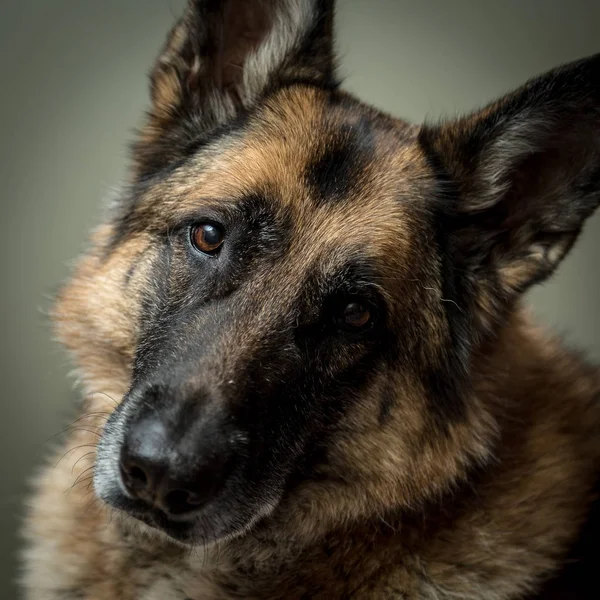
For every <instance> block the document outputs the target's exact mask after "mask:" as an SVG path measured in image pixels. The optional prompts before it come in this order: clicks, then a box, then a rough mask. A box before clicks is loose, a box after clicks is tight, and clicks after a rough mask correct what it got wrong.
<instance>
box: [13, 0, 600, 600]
mask: <svg viewBox="0 0 600 600" xmlns="http://www.w3.org/2000/svg"><path fill="white" fill-rule="evenodd" d="M333 9H334V7H333V2H332V0H325V1H323V0H224V1H221V2H218V1H215V0H194V1H190V2H189V4H188V6H187V9H186V11H185V13H184V15H183V17H182V18H181V20H180V21H179V22H178V23H176V25H175V26H174V28H173V30H172V31H171V33H170V35H169V36H168V39H167V42H166V44H165V46H164V48H163V49H162V51H161V53H160V56H159V57H158V60H157V62H156V64H155V65H154V67H153V70H152V73H151V107H150V110H149V113H148V115H147V118H146V120H145V122H144V124H143V125H142V127H141V130H140V132H139V136H138V138H137V141H136V142H135V144H134V146H133V150H132V155H133V156H132V158H133V160H132V169H131V176H130V179H129V181H128V182H127V185H126V187H125V189H123V191H122V192H121V193H120V196H119V198H118V200H117V201H115V202H114V204H113V206H112V209H111V211H110V214H109V216H108V218H107V220H106V223H105V224H104V225H102V226H101V227H100V228H99V229H97V230H96V231H95V233H94V235H93V238H92V243H91V249H90V250H89V252H87V254H86V255H85V256H84V257H83V258H82V259H81V260H80V262H79V263H78V266H77V267H76V269H75V273H74V275H73V277H72V279H71V280H70V282H69V283H68V284H67V285H66V286H65V287H64V289H63V290H62V292H61V293H60V294H59V297H58V299H57V303H56V305H55V308H54V311H53V316H54V320H55V323H56V327H57V331H58V335H59V337H60V339H61V341H62V342H63V343H64V344H65V345H66V346H67V347H68V348H69V350H70V351H71V352H72V353H73V355H74V358H75V360H76V363H77V366H78V369H79V373H80V378H81V381H82V383H83V385H84V388H85V397H86V399H85V404H84V407H83V408H82V411H81V414H80V417H79V419H78V420H77V422H76V423H75V424H74V426H73V430H72V432H71V433H70V435H69V438H68V443H67V444H66V446H65V447H63V448H61V450H60V452H59V453H58V454H57V456H56V457H55V460H53V461H52V463H51V465H50V466H49V467H48V468H47V469H46V470H45V472H44V473H43V474H42V476H41V477H40V478H39V480H38V482H37V487H36V493H35V495H34V496H33V498H32V500H31V503H30V513H29V517H28V519H27V524H26V528H25V535H26V537H27V549H26V551H25V567H24V575H23V581H24V583H23V585H24V588H25V589H26V593H27V597H28V598H31V599H35V600H76V599H77V600H114V599H123V600H205V599H215V600H231V599H235V598H237V599H240V598H246V599H267V600H276V599H280V600H284V599H286V600H289V599H299V598H303V599H310V598H321V599H335V598H359V599H386V598H405V599H411V600H412V599H427V600H442V599H443V600H450V599H454V600H455V599H457V598H460V599H484V600H506V599H512V598H562V599H566V598H569V599H571V598H592V597H593V598H598V597H599V596H598V594H599V592H598V591H597V589H598V586H597V584H596V590H594V589H592V588H591V587H590V586H592V584H593V582H594V581H597V573H596V572H594V567H595V566H596V568H597V567H598V566H600V565H599V563H598V556H599V552H598V549H597V548H594V546H595V545H596V542H597V541H600V529H599V528H598V521H597V519H598V517H596V516H595V514H596V513H595V512H594V505H595V503H596V500H597V498H598V495H599V491H600V490H599V488H598V485H597V482H598V475H599V473H600V372H599V370H598V369H596V368H595V367H592V366H590V365H589V364H587V363H586V362H585V361H584V360H583V359H582V358H581V357H580V356H579V355H577V354H575V353H572V352H570V351H569V350H567V349H565V348H564V347H563V346H562V345H561V344H560V343H559V342H557V341H554V340H553V339H551V338H549V337H546V336H545V334H544V333H542V332H541V331H540V330H539V329H537V328H536V327H534V326H533V325H532V324H530V321H529V318H528V316H527V314H526V311H525V309H524V308H523V307H522V305H521V296H522V294H523V293H524V292H525V291H526V290H527V289H528V288H529V287H530V286H531V285H533V284H535V283H537V282H540V281H542V280H543V279H545V278H546V277H548V276H549V275H550V274H551V273H552V272H553V271H554V269H555V267H556V266H557V265H558V264H559V263H560V261H561V259H563V258H564V256H565V254H566V253H567V252H568V250H569V249H570V248H571V246H572V245H573V243H574V241H575V240H576V238H577V236H578V234H579V232H580V231H581V228H582V225H583V223H584V221H585V219H586V218H587V217H589V216H590V215H591V214H592V212H593V211H594V209H595V208H596V207H597V206H598V204H599V203H600V55H597V56H595V57H592V58H589V59H585V60H580V61H579V62H575V63H572V64H569V65H566V66H563V67H561V68H558V69H556V70H554V71H552V72H550V73H548V74H546V75H543V76H541V77H539V78H537V79H534V80H531V81H530V82H528V83H526V84H525V85H524V86H523V87H521V88H520V89H518V90H517V91H515V92H514V93H511V94H509V95H508V96H506V97H504V98H502V99H501V100H499V101H497V102H495V103H493V104H491V105H489V106H487V107H486V108H484V109H483V110H481V111H479V112H476V113H475V114H473V115H471V116H468V117H466V118H460V119H458V120H455V121H449V122H443V123H439V124H428V125H423V126H415V125H412V124H408V123H406V122H405V121H402V120H397V119H395V118H392V117H390V116H388V115H386V114H383V113H381V112H379V111H377V110H374V109H373V108H369V107H368V106H365V105H364V104H362V103H361V102H360V101H358V100H356V99H355V98H353V97H352V96H350V95H349V94H347V93H345V92H344V91H342V90H341V89H340V88H339V82H338V80H337V79H336V75H335V69H334V56H333V51H332V30H333ZM65 453H66V454H65ZM60 457H62V460H60V461H59V462H58V465H57V466H55V463H56V462H57V461H58V459H59V458H60ZM67 490H68V492H67ZM594 532H595V533H594ZM594 561H596V564H594Z"/></svg>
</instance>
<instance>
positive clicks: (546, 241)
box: [420, 54, 600, 316]
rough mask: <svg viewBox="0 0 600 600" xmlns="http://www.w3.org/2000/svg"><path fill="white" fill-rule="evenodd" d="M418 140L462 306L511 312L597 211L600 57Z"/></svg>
mask: <svg viewBox="0 0 600 600" xmlns="http://www.w3.org/2000/svg"><path fill="white" fill-rule="evenodd" d="M420 142H421V145H422V147H423V148H424V150H425V154H426V156H427V157H428V159H429V161H430V163H431V165H432V166H433V168H434V169H435V171H436V173H437V175H438V178H439V181H440V183H441V185H440V193H439V194H438V196H439V197H438V198H437V201H436V205H437V209H438V211H437V224H438V229H439V235H440V240H442V242H441V243H443V244H444V245H445V248H444V249H443V250H442V253H446V254H448V255H449V259H450V260H451V261H452V265H453V267H454V269H453V271H454V272H456V273H462V274H463V279H462V283H461V295H463V297H462V298H456V301H457V302H459V303H460V302H461V301H463V302H464V301H465V297H464V295H466V296H467V297H476V298H477V300H478V302H479V303H480V305H483V306H487V307H491V306H494V305H495V306H505V307H506V306H507V302H510V300H512V299H515V298H516V297H517V295H518V294H521V293H522V292H524V291H525V290H526V289H527V288H529V287H530V286H531V285H532V284H534V283H536V282H539V281H542V280H543V279H545V278H546V277H548V276H549V275H550V274H551V273H552V272H553V271H554V269H555V268H556V266H557V265H558V264H559V262H560V261H561V260H562V259H563V258H564V257H565V255H566V254H567V252H568V250H569V249H570V248H571V246H572V244H573V242H574V241H575V239H576V237H577V235H578V234H579V232H580V230H581V228H582V225H583V223H584V221H585V219H586V218H587V217H589V216H590V215H591V214H592V213H593V211H594V210H595V209H596V207H597V206H598V204H599V203H600V54H599V55H596V56H594V57H591V58H589V59H584V60H581V61H579V62H575V63H571V64H569V65H566V66H564V67H561V68H558V69H556V70H554V71H551V72H549V73H547V74H545V75H542V76H541V77H539V78H536V79H533V80H531V81H530V82H528V83H527V84H525V85H524V86H523V87H522V88H520V89H518V90H517V91H516V92H514V93H512V94H509V95H508V96H506V97H504V98H502V99H501V100H500V101H498V102H496V103H493V104H491V105H490V106H488V107H487V108H485V109H483V110H482V111H480V112H477V113H475V114H474V115H472V116H470V117H467V118H463V119H460V120H457V121H455V122H449V123H446V124H442V125H440V126H436V127H431V126H424V127H423V128H422V130H421V133H420ZM492 312H493V311H492ZM488 316H490V315H488Z"/></svg>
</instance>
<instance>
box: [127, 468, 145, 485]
mask: <svg viewBox="0 0 600 600" xmlns="http://www.w3.org/2000/svg"><path fill="white" fill-rule="evenodd" d="M128 475H129V479H130V480H131V481H132V483H135V484H136V485H138V486H140V487H142V486H146V485H148V477H147V476H146V473H144V471H142V469H140V468H139V467H131V469H129V472H128Z"/></svg>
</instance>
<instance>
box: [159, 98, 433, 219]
mask: <svg viewBox="0 0 600 600" xmlns="http://www.w3.org/2000/svg"><path fill="white" fill-rule="evenodd" d="M417 133H418V128H416V127H414V126H411V125H409V124H408V123H405V122H402V121H399V120H396V119H393V118H391V117H388V116H387V115H384V114H382V113H379V112H378V111H376V110H373V109H371V108H369V107H367V106H365V105H363V104H361V103H359V102H358V101H356V100H354V99H353V98H352V97H351V96H349V95H347V94H344V93H342V92H335V93H332V92H328V91H324V90H320V89H317V88H311V87H304V86H298V87H291V88H284V89H283V90H280V91H279V92H277V93H274V94H272V95H271V96H269V97H268V98H267V99H266V100H265V102H264V104H263V105H262V106H261V108H260V109H258V110H256V111H254V112H253V113H251V115H250V116H249V117H248V118H247V119H246V120H245V121H244V122H242V123H241V124H240V125H238V126H236V127H235V128H232V129H231V130H230V131H228V132H227V133H226V134H225V135H222V136H219V137H218V138H217V139H215V140H213V141H212V142H211V143H209V144H207V145H205V146H204V147H202V148H201V149H200V150H199V151H198V152H197V153H196V154H195V155H194V156H192V157H191V158H190V160H188V161H186V163H185V164H183V165H182V166H181V167H180V168H178V169H177V170H176V171H175V172H174V173H173V174H172V175H171V176H170V177H169V179H168V180H167V181H166V188H167V189H166V191H167V193H162V190H161V189H160V188H161V187H165V186H159V189H157V192H158V196H159V197H160V198H161V202H168V200H169V199H170V198H172V199H174V201H175V206H174V207H173V208H174V209H175V211H176V212H177V213H186V212H188V211H190V210H191V211H193V210H195V209H196V208H197V207H198V205H199V204H202V201H203V199H214V200H218V201H224V202H226V201H236V199H239V198H241V197H244V196H249V195H260V196H264V197H268V198H269V199H270V200H271V201H272V202H275V203H277V204H279V206H281V207H282V208H285V209H286V210H288V211H291V212H292V213H295V214H296V221H297V220H298V218H300V217H304V218H306V217H308V216H309V215H315V217H316V218H319V217H320V216H322V215H321V213H322V212H327V213H328V215H329V217H331V215H333V214H336V213H339V214H341V215H343V216H345V217H346V218H349V219H350V220H352V219H353V218H356V219H359V218H361V217H363V218H367V217H368V218H367V221H375V220H376V219H377V218H378V217H381V218H385V217H386V216H387V215H388V213H389V216H390V217H393V216H394V215H395V214H397V213H398V212H400V213H402V212H403V210H405V209H406V202H405V201H408V202H409V203H410V202H414V201H416V200H418V198H419V197H420V196H422V195H423V185H422V184H423V181H424V175H428V174H429V173H428V166H427V162H426V161H425V160H424V158H423V153H422V151H421V149H420V148H419V146H418V144H417V142H416V137H417ZM403 201H404V202H403ZM163 208H166V207H165V206H163Z"/></svg>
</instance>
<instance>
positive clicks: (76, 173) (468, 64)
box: [0, 0, 600, 600]
mask: <svg viewBox="0 0 600 600" xmlns="http://www.w3.org/2000/svg"><path fill="white" fill-rule="evenodd" d="M182 6H183V0H103V1H102V2H98V1H97V0H28V1H27V2H23V1H19V0H3V1H2V3H1V6H0V73H2V78H1V82H2V83H1V94H0V125H1V130H0V153H1V160H0V174H1V178H0V202H1V213H0V227H1V229H2V231H1V235H0V244H1V251H0V256H1V259H0V269H1V274H0V286H1V288H0V328H1V329H0V340H1V342H0V343H1V347H0V351H1V353H2V354H1V360H0V369H1V374H0V382H1V386H2V387H1V390H2V399H1V402H2V412H1V413H0V423H1V426H2V431H1V435H0V444H1V446H0V461H1V469H2V471H1V476H2V480H1V482H2V483H1V486H2V487H1V488H0V570H1V571H0V598H1V599H3V600H4V599H7V600H8V599H11V600H12V599H13V598H16V597H18V596H17V594H16V592H15V591H14V590H15V588H14V587H13V586H14V584H13V583H12V580H13V578H14V577H15V566H16V559H15V555H16V552H17V548H18V542H17V538H16V535H15V532H16V530H17V528H18V524H19V520H20V517H21V512H22V509H21V498H22V495H23V492H24V490H25V487H26V481H27V479H28V477H29V476H30V475H31V473H32V472H33V470H34V468H35V466H36V465H37V464H39V463H40V460H41V457H42V455H43V453H44V452H45V451H46V450H47V448H48V446H49V443H48V439H49V438H50V437H51V436H53V435H54V434H56V433H57V432H59V431H60V429H61V427H62V426H63V425H64V423H65V419H66V417H67V416H68V415H69V414H70V407H72V406H73V404H74V403H75V402H76V400H77V397H78V394H77V392H76V391H74V390H73V389H72V381H71V380H69V379H68V377H67V374H68V371H69V364H68V361H67V359H66V356H65V354H64V353H63V352H62V351H61V350H60V349H59V348H58V347H57V346H56V345H55V344H54V342H53V341H52V339H51V332H50V328H49V325H48V323H47V321H46V318H45V317H44V312H45V311H46V310H47V308H48V306H49V298H50V296H51V295H52V294H53V293H54V291H55V290H56V288H57V286H58V284H59V283H60V282H61V281H62V280H63V279H64V278H65V276H66V275H67V273H68V264H69V262H70V261H71V260H72V259H73V258H75V257H76V256H77V254H78V253H79V252H80V250H81V249H82V248H83V247H84V244H85V240H86V236H87V233H88V230H89V229H90V227H91V226H93V225H94V224H95V223H97V221H98V218H99V215H100V214H101V213H100V207H101V203H102V200H103V198H105V197H106V196H107V194H108V193H109V192H110V189H111V186H113V185H115V184H117V183H118V182H119V181H120V180H121V179H122V178H123V175H124V169H125V165H126V157H127V143H128V141H129V140H130V139H131V137H132V130H133V128H134V127H135V126H136V125H137V124H138V123H139V122H140V117H141V115H142V110H143V108H144V107H145V106H146V103H147V81H146V73H147V71H148V69H149V67H150V65H151V63H152V61H153V59H154V57H155V55H156V53H157V51H158V49H159V47H160V46H161V44H162V42H163V39H164V37H165V35H166V33H167V30H168V28H169V27H170V25H171V24H172V22H173V20H174V19H175V16H176V15H179V14H180V11H181V8H182ZM599 24H600V3H599V2H594V1H593V0H503V1H499V0H489V1H487V0H485V1H484V0H453V1H451V2H449V1H448V0H420V1H416V0H340V1H339V4H338V20H337V34H338V37H337V41H338V44H337V46H338V50H339V54H340V65H341V72H342V74H343V75H344V76H345V82H344V87H345V88H346V89H348V90H350V91H352V92H355V93H356V94H358V95H359V96H360V97H361V98H362V99H363V100H365V101H367V102H370V103H373V104H375V105H376V106H377V107H379V108H381V109H384V110H386V111H389V112H391V113H393V114H395V115H397V116H400V117H404V118H406V119H408V120H411V121H422V120H423V119H425V118H427V119H432V120H433V119H436V118H438V117H440V116H442V115H448V116H452V115H456V114H459V113H464V112H466V111H469V110H471V109H474V108H476V107H478V106H480V105H482V104H483V103H485V102H488V101H489V100H492V99H494V98H495V97H497V96H499V95H501V94H503V93H505V92H508V91H510V90H511V89H512V88H514V87H516V86H518V85H519V84H521V83H523V82H524V81H525V80H526V79H527V78H529V77H531V76H533V75H536V74H539V73H541V72H543V71H545V70H547V69H549V68H551V67H553V66H556V65H558V64H560V63H563V62H566V61H570V60H573V59H576V58H580V57H583V56H585V55H589V54H593V53H595V52H598V51H600V41H599V37H598V33H599V31H598V27H599ZM599 262H600V214H597V215H596V216H595V217H594V218H593V219H592V220H590V221H589V222H588V225H587V227H586V229H585V232H584V235H583V236H582V237H581V238H580V240H579V243H578V245H577V246H576V248H575V250H574V251H573V252H572V253H571V254H570V256H569V258H568V259H567V260H566V261H565V262H564V263H563V265H562V267H561V268H560V271H559V273H558V275H556V276H555V277H554V278H553V279H552V281H551V282H549V283H547V284H546V285H544V286H542V287H540V288H537V289H535V290H534V292H533V293H532V294H531V295H530V302H531V303H532V305H533V307H534V309H535V311H536V312H537V314H538V315H539V317H540V319H541V320H543V321H545V322H546V323H548V325H549V326H552V327H554V329H555V330H557V331H558V332H559V333H560V334H563V335H564V336H565V338H566V339H567V341H568V342H569V343H571V344H573V345H577V346H579V347H581V348H582V349H584V350H587V352H588V353H589V355H590V356H591V357H593V358H594V359H596V360H600V320H599V319H598V304H599V302H600V265H599Z"/></svg>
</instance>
